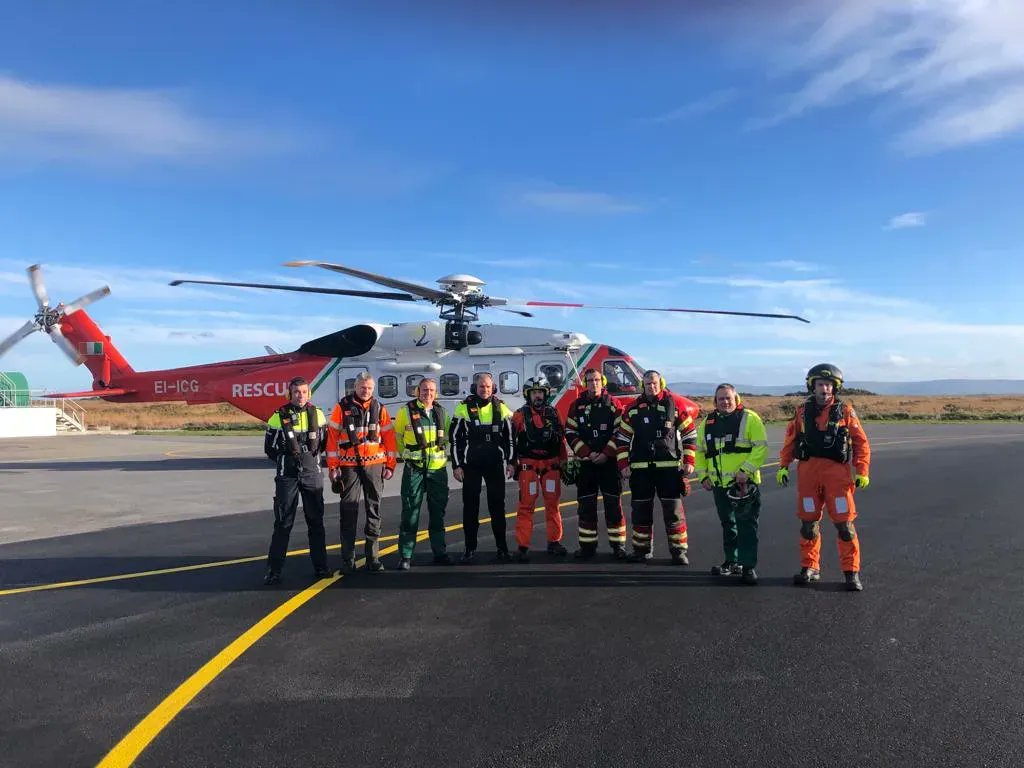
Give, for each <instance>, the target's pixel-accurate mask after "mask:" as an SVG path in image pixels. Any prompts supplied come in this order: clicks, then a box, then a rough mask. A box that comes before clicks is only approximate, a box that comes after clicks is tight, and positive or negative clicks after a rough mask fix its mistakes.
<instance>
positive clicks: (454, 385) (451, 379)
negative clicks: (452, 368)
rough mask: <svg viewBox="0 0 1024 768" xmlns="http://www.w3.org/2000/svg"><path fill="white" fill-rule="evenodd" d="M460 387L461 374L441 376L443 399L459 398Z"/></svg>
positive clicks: (443, 374)
mask: <svg viewBox="0 0 1024 768" xmlns="http://www.w3.org/2000/svg"><path fill="white" fill-rule="evenodd" d="M459 386H460V384H459V374H457V373H442V374H441V397H458V395H459Z"/></svg>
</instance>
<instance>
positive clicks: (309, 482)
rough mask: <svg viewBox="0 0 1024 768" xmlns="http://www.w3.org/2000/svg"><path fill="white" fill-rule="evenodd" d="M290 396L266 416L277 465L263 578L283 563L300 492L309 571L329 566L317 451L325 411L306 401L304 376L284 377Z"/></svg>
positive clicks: (267, 443) (273, 580)
mask: <svg viewBox="0 0 1024 768" xmlns="http://www.w3.org/2000/svg"><path fill="white" fill-rule="evenodd" d="M288 397H289V401H288V402H287V403H286V404H285V405H283V406H282V407H281V408H279V409H278V410H277V411H275V412H274V414H273V415H272V416H271V417H270V418H269V419H268V420H267V433H266V437H265V438H264V440H263V451H264V453H266V454H267V458H268V459H270V460H271V461H273V462H274V463H275V464H276V465H277V474H276V475H275V476H274V535H273V537H272V538H271V540H270V552H269V553H268V554H267V572H266V575H264V577H263V583H264V584H266V585H268V586H270V585H273V584H279V583H280V582H281V569H282V568H283V567H284V559H285V556H286V555H287V552H288V539H289V538H290V537H291V533H292V525H293V524H294V523H295V513H296V511H298V508H299V497H300V496H301V497H302V514H303V516H304V517H305V518H306V532H307V534H308V536H309V557H310V559H311V560H312V561H313V577H314V578H316V579H323V578H326V577H327V576H330V575H331V572H330V571H329V570H327V543H326V534H325V533H324V478H323V472H322V470H321V469H320V457H321V456H322V455H323V452H324V442H325V439H324V438H325V434H324V428H325V427H326V425H327V420H326V419H325V418H324V412H323V411H321V410H320V409H319V408H317V407H316V406H314V405H313V404H312V403H311V402H309V383H308V382H307V381H306V380H305V379H303V378H294V379H292V380H291V381H290V382H288Z"/></svg>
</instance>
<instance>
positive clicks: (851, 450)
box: [775, 363, 871, 592]
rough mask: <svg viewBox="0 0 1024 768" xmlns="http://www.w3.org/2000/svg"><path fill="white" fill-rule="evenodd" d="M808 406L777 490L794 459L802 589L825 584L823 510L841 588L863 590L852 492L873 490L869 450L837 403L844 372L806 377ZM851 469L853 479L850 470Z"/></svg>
mask: <svg viewBox="0 0 1024 768" xmlns="http://www.w3.org/2000/svg"><path fill="white" fill-rule="evenodd" d="M806 383H807V392H808V393H809V397H808V398H807V400H806V402H804V403H803V404H801V405H799V406H797V409H796V414H795V415H794V416H793V418H792V419H791V420H790V422H789V424H788V425H787V427H786V437H785V440H784V442H783V444H782V450H781V451H780V452H779V470H778V472H777V473H776V476H775V477H776V480H777V482H778V483H779V485H788V484H789V465H790V464H791V463H792V462H793V460H794V459H796V460H797V461H798V462H799V464H798V465H797V472H796V479H797V483H796V487H797V517H798V518H800V521H801V525H800V572H799V573H797V574H796V575H795V576H794V577H793V583H794V584H796V585H798V586H803V585H806V584H809V583H811V582H813V581H819V580H820V579H821V565H820V560H821V533H820V526H819V524H820V522H821V519H822V510H823V509H827V510H828V515H829V519H831V520H832V522H833V524H834V525H835V527H836V534H837V539H836V543H837V545H838V549H839V563H840V566H841V568H842V570H843V585H844V587H845V588H846V589H848V590H850V591H852V592H860V591H861V590H862V589H864V586H863V584H862V583H861V580H860V539H859V538H858V537H857V529H856V528H854V525H853V521H854V520H856V518H857V508H856V506H855V505H854V502H853V492H854V488H857V489H865V488H867V487H868V485H869V484H870V482H871V481H870V479H869V474H868V473H869V470H870V467H871V445H870V443H869V442H868V436H867V435H866V434H865V432H864V427H862V426H861V423H860V419H859V418H857V413H856V411H854V410H853V406H852V405H850V404H849V403H846V402H843V401H842V400H840V399H839V397H838V395H839V392H840V391H841V390H842V387H843V372H842V371H841V370H840V369H839V368H837V367H836V366H834V365H831V364H829V363H821V364H819V365H815V366H814V367H812V368H811V369H810V370H809V371H807V377H806ZM851 464H852V465H853V473H852V475H851V471H850V465H851Z"/></svg>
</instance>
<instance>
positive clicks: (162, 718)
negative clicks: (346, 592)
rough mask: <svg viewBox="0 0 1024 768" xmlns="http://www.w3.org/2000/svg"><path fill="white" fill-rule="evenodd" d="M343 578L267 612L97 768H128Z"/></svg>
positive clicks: (394, 548) (316, 586)
mask: <svg viewBox="0 0 1024 768" xmlns="http://www.w3.org/2000/svg"><path fill="white" fill-rule="evenodd" d="M427 536H428V532H427V531H421V532H420V533H418V534H417V535H416V540H417V541H424V540H425V539H426V538H427ZM396 551H398V545H397V544H392V545H391V546H390V547H385V548H384V549H382V550H381V551H380V554H381V556H382V557H383V556H384V555H390V554H391V553H392V552H396ZM365 562H366V558H359V559H358V560H357V561H356V566H357V567H362V565H363V564H364V563H365ZM342 578H344V577H343V575H342V574H341V573H336V574H334V575H333V576H329V577H327V578H326V579H320V581H318V582H316V583H315V584H312V585H311V586H309V587H306V588H305V589H304V590H302V591H301V592H299V593H298V594H297V595H294V596H293V597H291V598H289V599H288V600H286V601H285V602H284V603H282V604H281V605H279V606H278V607H277V608H275V609H274V610H273V611H271V612H270V613H268V614H267V615H266V616H264V617H263V618H262V619H260V620H259V621H258V622H256V623H255V624H253V625H252V626H251V627H249V629H247V630H246V631H245V632H243V633H242V634H241V635H239V636H238V637H237V638H236V639H235V640H234V641H232V642H231V643H230V644H228V645H227V647H225V648H224V650H222V651H221V652H220V653H218V654H217V655H216V656H214V657H213V658H212V659H210V660H209V661H208V662H206V663H205V664H204V665H203V666H202V667H200V668H199V670H198V671H196V672H195V673H194V674H193V675H192V676H191V677H189V678H188V679H187V680H186V681H185V682H183V683H182V684H181V685H179V686H178V687H177V688H175V689H174V690H173V691H171V693H170V694H169V695H168V696H167V698H165V699H164V700H163V701H161V702H160V703H159V704H158V705H157V706H156V709H154V710H153V711H152V712H150V713H149V714H148V715H146V717H144V718H143V719H142V720H141V721H140V722H139V724H138V725H136V726H135V727H134V728H132V729H131V730H130V731H129V732H128V733H127V735H125V737H124V738H123V739H121V741H119V742H118V743H117V745H116V746H115V747H114V748H113V749H112V750H110V751H109V752H108V753H107V755H106V756H105V757H104V758H103V759H102V760H101V761H100V762H99V763H97V768H126V766H130V765H131V764H132V763H134V762H135V760H136V759H137V758H138V757H139V755H141V754H142V752H143V750H145V749H146V747H148V746H149V745H150V744H151V743H152V742H153V739H155V738H156V737H157V736H159V735H160V732H161V731H163V730H164V729H165V728H166V727H167V726H168V725H170V724H171V721H172V720H174V718H175V717H177V716H178V715H179V714H180V713H181V711H182V710H183V709H184V708H185V707H187V706H188V704H189V702H191V701H192V699H194V698H195V697H196V696H198V695H199V694H200V693H201V692H202V691H203V689H204V688H206V687H207V686H208V685H210V683H212V682H213V681H214V680H216V679H217V677H218V676H219V675H220V674H221V673H223V672H224V671H225V670H226V669H227V668H228V667H230V666H231V665H232V664H233V663H234V662H235V661H236V660H237V659H238V658H239V657H240V656H241V655H242V654H243V653H245V652H246V651H247V650H249V649H250V648H251V647H252V646H253V645H255V644H256V642H257V641H259V640H260V639H261V638H263V637H265V636H266V635H267V634H268V633H269V632H270V631H271V630H272V629H274V627H276V626H277V625H278V624H280V623H281V622H282V621H284V620H285V619H286V618H288V617H289V616H290V615H291V614H293V613H294V612H295V611H297V610H298V609H299V608H301V607H302V606H303V605H305V604H306V603H308V602H309V601H310V600H312V599H313V598H314V597H316V596H317V595H319V594H320V593H321V592H323V591H324V590H325V589H327V588H328V587H329V586H331V585H332V584H334V583H335V582H337V581H340V580H341V579H342Z"/></svg>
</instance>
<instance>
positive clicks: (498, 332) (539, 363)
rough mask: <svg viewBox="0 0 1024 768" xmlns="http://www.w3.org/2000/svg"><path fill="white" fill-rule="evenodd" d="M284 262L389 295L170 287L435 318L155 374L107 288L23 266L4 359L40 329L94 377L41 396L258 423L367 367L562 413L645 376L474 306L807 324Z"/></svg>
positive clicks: (397, 392)
mask: <svg viewBox="0 0 1024 768" xmlns="http://www.w3.org/2000/svg"><path fill="white" fill-rule="evenodd" d="M284 266H287V267H296V268H305V267H313V268H319V269H325V270H329V271H332V272H335V273H339V274H343V275H347V276H350V277H356V278H360V279H362V280H365V281H367V282H371V283H376V284H377V285H379V286H383V287H387V288H391V289H393V290H392V291H368V290H350V289H344V288H329V287H311V286H297V285H278V284H267V283H247V282H232V281H219V280H190V279H180V280H173V281H172V282H171V283H170V285H172V286H177V285H184V284H201V285H220V286H229V287H239V288H260V289H267V290H282V291H293V292H303V293H320V294H329V295H335V296H351V297H360V298H372V299H385V300H392V301H404V302H417V301H419V302H422V301H425V302H429V303H431V304H433V305H434V306H436V307H437V308H438V319H437V320H433V321H429V322H405V323H392V324H379V323H362V324H358V325H353V326H350V327H348V328H344V329H342V330H339V331H336V332H334V333H330V334H328V335H326V336H321V337H319V338H316V339H312V340H310V341H307V342H305V343H304V344H302V345H301V346H300V347H299V348H298V349H296V350H294V351H292V352H286V353H278V352H273V351H272V350H269V349H268V352H272V353H271V354H267V355H265V356H261V357H251V358H244V359H239V360H228V361H223V362H215V363H207V364H202V365H193V366H184V367H180V368H170V369H166V370H158V371H136V370H135V369H134V368H132V366H131V365H130V364H129V363H128V361H127V360H126V359H125V358H124V356H123V355H122V354H121V353H120V352H119V351H118V350H117V348H116V347H115V346H114V344H113V342H112V340H111V338H110V337H109V336H107V335H105V334H104V333H103V331H102V330H101V329H100V327H99V326H98V325H97V324H96V322H95V321H94V320H93V319H92V317H90V316H89V314H88V313H87V312H86V311H85V307H86V306H88V305H90V304H92V303H93V302H95V301H97V300H99V299H102V298H104V297H105V296H107V295H109V294H110V288H109V287H108V286H103V287H102V288H99V289H97V290H95V291H92V292H90V293H87V294H85V295H84V296H82V297H80V298H78V299H76V300H74V301H72V302H70V303H68V304H57V305H56V306H54V307H51V306H50V301H49V295H48V293H47V290H46V286H45V284H44V282H43V277H42V271H41V267H40V265H38V264H34V265H32V266H30V267H29V268H28V269H27V272H28V278H29V284H30V286H31V288H32V292H33V294H34V296H35V298H36V301H37V304H38V309H37V312H36V313H35V315H34V317H33V318H32V319H30V320H29V321H28V322H26V323H25V325H23V326H22V327H21V328H19V329H18V330H17V331H15V332H14V333H13V334H11V335H10V336H9V337H7V338H6V339H5V340H3V341H2V342H0V356H2V355H3V354H4V353H5V352H7V350H9V349H10V348H11V347H13V346H14V345H15V344H17V343H18V342H19V341H21V340H22V339H23V338H25V337H26V336H28V335H29V334H31V333H33V332H37V331H39V332H45V333H47V334H48V335H49V336H50V338H51V339H52V340H53V342H54V343H55V344H56V345H57V346H58V347H59V348H60V349H61V351H62V352H64V354H65V355H66V356H67V357H68V359H69V360H70V361H71V362H72V363H73V364H74V365H82V364H84V365H85V366H86V368H87V369H88V370H89V372H90V373H91V374H92V377H93V381H92V389H90V390H86V391H81V392H65V393H52V394H50V395H47V396H48V397H64V398H91V397H99V398H102V399H104V400H107V401H110V402H118V403H150V402H165V401H177V402H180V401H184V402H185V403H187V404H189V405H195V404H208V403H229V404H231V405H233V406H235V407H236V408H238V409H240V410H242V411H244V412H245V413H248V414H250V415H252V416H254V417H256V418H258V419H260V420H262V421H266V420H267V419H268V418H269V417H270V416H271V414H273V413H274V411H275V410H277V408H279V407H280V406H281V404H282V401H283V400H284V399H286V398H287V397H288V382H289V381H290V380H291V379H293V378H296V377H302V378H304V379H306V380H307V381H308V382H310V390H311V400H312V402H313V403H314V404H315V405H317V406H319V407H320V408H322V409H323V410H324V411H325V412H329V411H330V410H331V409H332V408H333V406H334V403H335V402H337V401H338V400H339V399H340V398H342V397H344V396H345V395H346V394H349V393H351V392H352V391H353V389H354V386H355V380H356V377H357V376H358V375H359V374H360V373H369V374H371V375H372V376H373V377H374V379H375V380H376V391H375V395H376V397H378V398H379V399H380V400H381V402H382V403H384V405H386V406H390V407H391V409H392V410H395V409H397V408H398V407H400V406H401V405H403V404H404V403H405V402H407V401H408V400H410V399H412V398H415V397H416V390H417V386H418V385H419V382H420V381H421V380H422V379H423V378H424V377H428V376H429V377H431V378H434V379H436V381H437V399H438V401H440V402H441V403H442V404H443V405H444V406H445V407H446V408H448V409H449V412H451V411H452V410H454V407H455V405H456V404H457V403H458V402H459V401H461V400H462V399H464V398H465V397H467V396H468V395H470V394H475V391H476V383H477V380H478V379H479V377H480V376H481V375H483V374H485V373H486V374H490V375H491V376H492V378H493V379H494V387H495V394H496V395H497V396H499V397H501V398H502V399H503V400H505V401H506V402H507V403H508V405H509V407H510V408H513V409H515V408H517V407H519V406H520V405H522V403H523V402H524V395H523V392H522V387H523V385H524V384H525V382H526V381H527V380H528V379H531V378H535V377H544V378H545V379H547V381H548V383H549V385H550V386H551V396H550V400H549V402H550V404H551V405H552V406H553V407H554V408H556V410H558V411H559V413H560V414H561V415H562V417H563V418H564V417H565V416H566V414H567V413H568V410H569V407H570V406H571V404H572V403H573V402H574V400H575V399H576V397H577V396H578V395H579V394H580V393H581V392H582V391H583V389H584V385H583V372H584V371H585V370H586V369H588V368H594V369H596V370H598V371H600V372H601V373H602V375H603V376H604V377H605V386H606V389H607V391H608V394H609V395H611V396H612V397H613V398H614V399H616V400H617V401H619V403H620V404H621V405H625V404H626V403H627V402H629V401H631V400H632V399H634V398H636V397H637V396H638V395H639V394H640V393H641V391H642V385H641V380H642V378H643V374H642V372H641V369H640V368H639V367H638V366H637V364H636V361H635V360H634V359H633V358H632V356H630V355H629V354H628V353H626V352H625V351H623V350H620V349H618V348H616V347H613V346H610V345H607V344H602V343H598V342H594V341H591V340H590V339H589V338H588V337H587V336H586V335H585V334H582V333H578V332H574V331H563V330H558V329H554V328H536V327H529V326H515V325H500V324H489V323H480V322H479V311H480V310H481V309H484V308H487V309H497V310H501V311H505V312H511V313H513V314H517V315H520V316H523V317H532V316H533V315H532V313H531V312H530V311H528V310H526V309H515V308H513V307H530V308H574V309H601V310H614V311H644V312H673V313H693V314H708V315H739V316H744V317H760V318H775V319H792V320H798V321H801V322H805V323H806V322H808V321H807V320H805V319H804V318H802V317H799V316H798V315H787V314H773V313H762V312H740V311H730V310H715V309H684V308H670V307H612V306H603V305H591V304H579V303H571V302H561V301H540V300H522V301H519V300H511V299H504V298H500V297H496V296H489V295H487V294H486V293H484V290H483V289H484V286H485V285H486V283H485V282H484V281H483V280H481V279H479V278H477V277H474V276H473V275H468V274H451V275H446V276H444V277H441V278H438V280H437V281H436V282H437V286H438V287H437V288H432V287H429V286H425V285H420V284H418V283H412V282H408V281H405V280H398V279H395V278H391V277H387V276H385V275H379V274H375V273H373V272H367V271H365V270H361V269H356V268H353V267H348V266H344V265H341V264H332V263H329V262H323V261H290V262H286V263H285V265H284ZM673 397H675V399H676V403H677V407H680V408H683V409H685V410H686V411H687V412H689V413H690V414H691V415H692V416H694V417H696V416H697V414H698V413H699V407H698V405H697V404H696V403H694V402H693V401H692V400H689V399H688V398H685V397H683V396H682V395H679V394H676V393H673Z"/></svg>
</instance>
